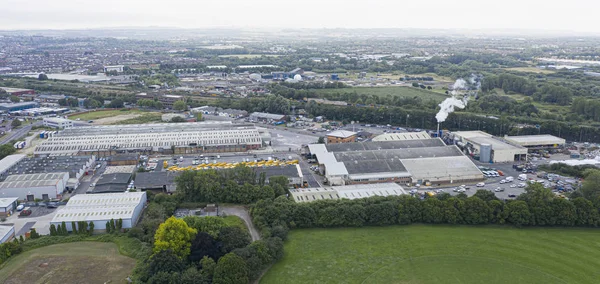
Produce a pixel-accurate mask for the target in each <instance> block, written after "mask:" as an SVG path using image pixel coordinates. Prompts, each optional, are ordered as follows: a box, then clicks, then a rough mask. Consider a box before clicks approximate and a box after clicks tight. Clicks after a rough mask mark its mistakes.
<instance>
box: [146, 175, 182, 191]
mask: <svg viewBox="0 0 600 284" xmlns="http://www.w3.org/2000/svg"><path fill="white" fill-rule="evenodd" d="M180 174H181V172H171V171H166V172H148V173H137V174H136V175H135V187H136V188H140V189H152V188H161V187H162V186H163V185H165V186H168V185H172V184H174V183H175V178H176V177H178V176H179V175H180Z"/></svg>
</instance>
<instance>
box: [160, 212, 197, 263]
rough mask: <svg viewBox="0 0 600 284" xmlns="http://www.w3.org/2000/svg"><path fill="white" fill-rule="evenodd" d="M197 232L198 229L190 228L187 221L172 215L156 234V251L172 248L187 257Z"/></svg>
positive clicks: (177, 253) (181, 256)
mask: <svg viewBox="0 0 600 284" xmlns="http://www.w3.org/2000/svg"><path fill="white" fill-rule="evenodd" d="M196 233H197V231H196V229H193V228H190V227H189V226H188V225H187V224H186V223H185V221H183V220H180V219H177V218H175V217H173V216H171V217H170V218H169V219H167V220H166V221H165V222H164V223H162V224H161V225H160V226H159V227H158V229H157V230H156V233H155V234H154V252H159V251H161V250H168V249H170V250H172V251H173V252H174V253H175V254H176V255H177V256H179V257H180V258H181V259H185V258H187V256H188V255H189V254H190V246H191V241H192V239H193V238H194V237H195V236H196Z"/></svg>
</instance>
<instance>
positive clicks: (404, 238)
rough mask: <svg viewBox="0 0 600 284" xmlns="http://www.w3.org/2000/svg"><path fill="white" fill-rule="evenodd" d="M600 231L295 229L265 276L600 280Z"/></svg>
mask: <svg viewBox="0 0 600 284" xmlns="http://www.w3.org/2000/svg"><path fill="white" fill-rule="evenodd" d="M599 239H600V231H598V230H595V229H575V228H569V229H561V228H527V229H514V228H509V227H491V226H490V227H463V226H452V227H451V226H442V225H437V226H427V225H412V226H392V227H368V228H340V229H307V230H294V231H292V232H290V235H289V239H288V240H287V241H286V243H285V256H284V258H283V259H282V260H281V261H279V262H277V263H276V264H275V265H273V267H272V268H271V269H270V270H269V271H268V272H267V273H266V274H265V276H264V277H263V278H262V279H261V283H264V284H270V283H528V284H531V283H544V284H550V283H598V281H599V280H598V279H600V272H598V267H600V258H599V257H598V255H600V246H599V242H598V240H599Z"/></svg>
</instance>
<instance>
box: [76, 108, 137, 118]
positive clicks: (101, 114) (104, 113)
mask: <svg viewBox="0 0 600 284" xmlns="http://www.w3.org/2000/svg"><path fill="white" fill-rule="evenodd" d="M136 113H141V111H139V110H126V111H122V110H118V109H113V110H97V111H90V112H86V113H82V114H76V115H70V116H69V119H71V120H75V119H78V118H79V119H81V120H83V121H86V120H94V119H100V118H106V117H112V116H117V115H125V114H136Z"/></svg>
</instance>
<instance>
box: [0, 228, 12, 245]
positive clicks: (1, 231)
mask: <svg viewBox="0 0 600 284" xmlns="http://www.w3.org/2000/svg"><path fill="white" fill-rule="evenodd" d="M14 237H15V227H14V226H7V225H0V244H3V243H6V242H10V241H12V239H13V238H14Z"/></svg>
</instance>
